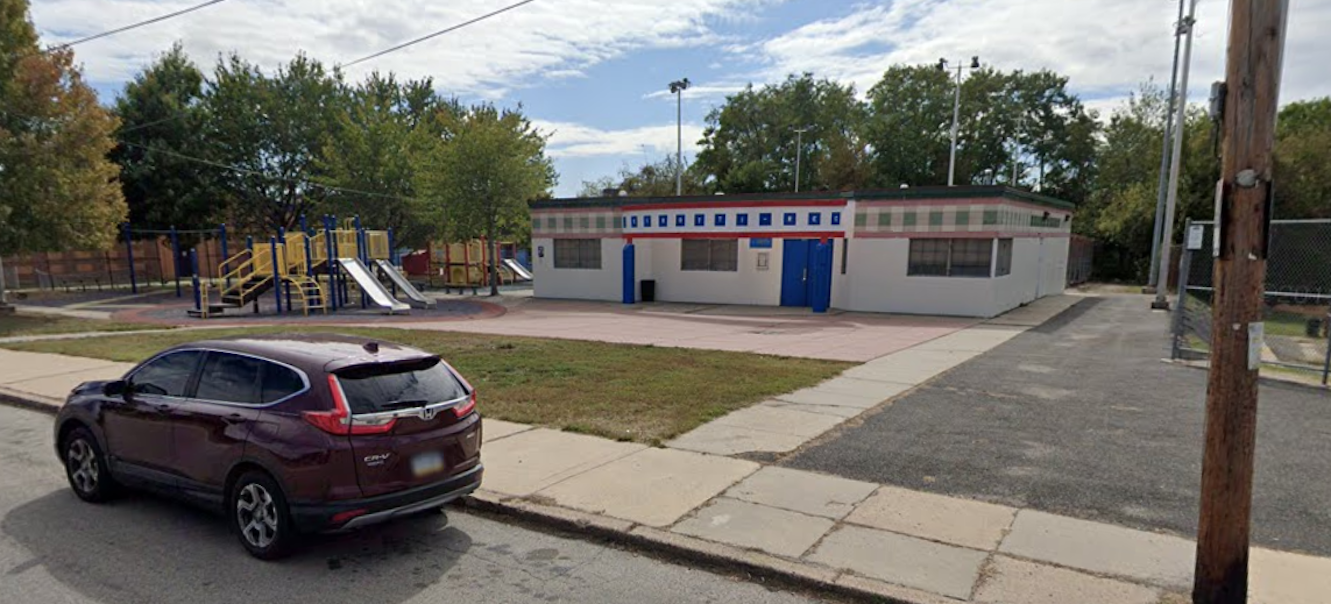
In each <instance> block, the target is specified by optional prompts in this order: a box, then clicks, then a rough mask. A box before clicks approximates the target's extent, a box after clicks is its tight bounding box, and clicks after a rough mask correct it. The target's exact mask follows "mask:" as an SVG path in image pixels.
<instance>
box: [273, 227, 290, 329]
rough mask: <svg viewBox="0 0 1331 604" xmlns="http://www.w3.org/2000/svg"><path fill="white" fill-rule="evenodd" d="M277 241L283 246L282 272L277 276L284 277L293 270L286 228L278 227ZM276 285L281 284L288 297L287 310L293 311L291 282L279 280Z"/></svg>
mask: <svg viewBox="0 0 1331 604" xmlns="http://www.w3.org/2000/svg"><path fill="white" fill-rule="evenodd" d="M277 241H278V245H281V246H282V268H281V270H280V271H278V273H277V274H278V275H282V274H285V273H286V272H287V269H288V268H291V261H290V260H287V228H286V227H277ZM276 283H277V284H280V285H279V286H280V287H281V288H282V289H283V290H285V292H286V297H287V310H291V282H289V281H287V280H286V279H278V280H277V282H276Z"/></svg>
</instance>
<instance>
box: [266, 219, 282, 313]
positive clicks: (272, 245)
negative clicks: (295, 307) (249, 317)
mask: <svg viewBox="0 0 1331 604" xmlns="http://www.w3.org/2000/svg"><path fill="white" fill-rule="evenodd" d="M268 250H269V252H270V253H271V255H272V257H273V266H272V270H273V298H274V301H276V302H277V314H279V315H280V314H282V279H281V278H280V276H279V275H278V273H277V261H278V260H277V238H276V237H269V238H268Z"/></svg>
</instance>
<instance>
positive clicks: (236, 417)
mask: <svg viewBox="0 0 1331 604" xmlns="http://www.w3.org/2000/svg"><path fill="white" fill-rule="evenodd" d="M222 421H224V422H226V423H228V424H239V423H241V422H243V421H245V416H244V415H241V414H239V413H232V414H231V415H227V416H225V417H223V418H222Z"/></svg>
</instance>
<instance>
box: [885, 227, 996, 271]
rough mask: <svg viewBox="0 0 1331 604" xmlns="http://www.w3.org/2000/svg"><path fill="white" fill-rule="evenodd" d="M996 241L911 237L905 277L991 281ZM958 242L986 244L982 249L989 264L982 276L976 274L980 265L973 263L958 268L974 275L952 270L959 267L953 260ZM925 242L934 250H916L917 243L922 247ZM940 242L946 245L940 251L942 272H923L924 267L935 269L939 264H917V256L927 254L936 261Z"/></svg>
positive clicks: (982, 238) (992, 239) (965, 238)
mask: <svg viewBox="0 0 1331 604" xmlns="http://www.w3.org/2000/svg"><path fill="white" fill-rule="evenodd" d="M996 239H997V238H988V237H979V238H975V237H912V238H910V239H908V241H909V243H908V246H909V248H908V250H907V253H906V276H907V277H942V278H947V279H952V278H956V279H992V278H994V261H995V259H996V256H997V253H996V251H995V249H994V241H995V240H996ZM958 241H961V242H966V243H968V244H970V243H973V242H981V241H982V242H985V243H986V244H987V246H985V247H984V249H986V250H988V251H987V254H986V255H987V256H988V259H989V262H988V265H987V268H986V270H985V271H984V273H983V274H980V273H979V272H978V269H979V266H980V265H979V264H974V263H973V264H964V265H960V266H961V267H963V270H971V271H975V274H964V273H963V274H957V271H956V270H954V267H956V266H959V265H958V264H957V263H956V262H955V259H956V257H957V255H958V253H959V250H957V245H956V244H957V242H958ZM925 242H928V243H930V244H933V245H934V246H935V249H929V250H916V244H917V243H919V244H921V245H923V244H924V243H925ZM940 242H942V243H946V246H945V249H944V250H942V252H943V256H942V260H943V262H942V264H941V266H942V267H943V268H942V272H924V267H926V266H928V267H937V266H939V264H938V263H937V262H930V263H928V264H921V263H917V262H918V261H917V258H916V257H917V255H919V256H923V255H925V254H929V255H930V256H931V257H932V259H935V260H936V259H937V255H938V253H939V251H940V250H938V249H937V247H936V246H937V244H938V243H940ZM975 247H976V248H979V247H980V246H975ZM967 251H974V250H967ZM931 270H932V269H931Z"/></svg>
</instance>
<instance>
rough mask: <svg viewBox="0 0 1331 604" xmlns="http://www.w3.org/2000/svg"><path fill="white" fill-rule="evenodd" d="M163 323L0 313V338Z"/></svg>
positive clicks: (139, 327) (127, 328) (128, 328)
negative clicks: (145, 323) (120, 321)
mask: <svg viewBox="0 0 1331 604" xmlns="http://www.w3.org/2000/svg"><path fill="white" fill-rule="evenodd" d="M166 327H167V326H165V325H161V326H159V325H144V324H142V323H119V322H116V321H109V320H103V319H79V318H75V317H59V316H39V315H0V338H9V337H14V336H40V335H50V334H57V333H83V332H89V331H141V330H144V329H163V328H166Z"/></svg>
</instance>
